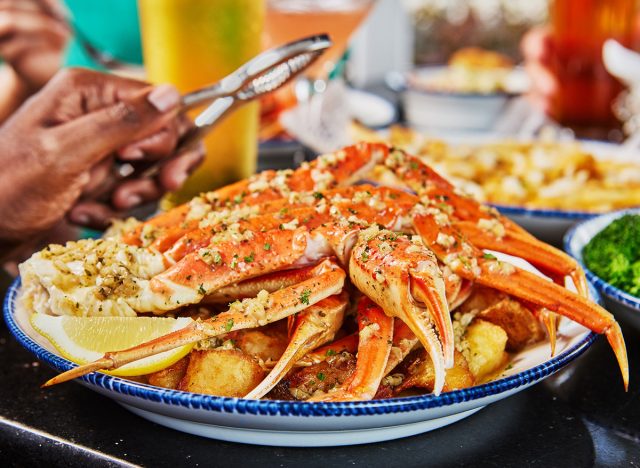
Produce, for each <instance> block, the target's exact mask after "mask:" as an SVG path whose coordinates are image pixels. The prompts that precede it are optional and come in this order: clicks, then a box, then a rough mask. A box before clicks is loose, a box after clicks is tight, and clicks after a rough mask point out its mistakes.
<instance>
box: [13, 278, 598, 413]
mask: <svg viewBox="0 0 640 468" xmlns="http://www.w3.org/2000/svg"><path fill="white" fill-rule="evenodd" d="M19 288H20V278H17V279H16V280H15V281H14V282H13V283H12V284H11V286H10V287H9V289H8V291H7V295H6V296H5V300H4V319H5V322H6V323H7V326H8V327H9V330H10V331H11V333H12V334H13V335H14V336H15V338H16V339H17V340H18V342H19V343H20V344H22V345H23V346H24V347H25V348H26V349H27V350H29V351H30V352H32V353H33V354H35V355H36V357H37V358H38V359H40V360H41V361H44V362H46V363H47V364H48V365H49V366H51V367H53V368H54V369H56V370H58V371H66V370H68V369H70V368H72V367H75V366H76V365H75V364H74V363H72V362H71V361H68V360H66V359H64V358H61V357H60V356H57V355H55V354H53V353H51V352H49V351H47V350H46V349H44V348H43V347H42V346H40V345H39V344H38V343H36V342H35V341H33V340H32V339H31V338H30V337H29V336H27V335H26V334H25V333H24V332H23V331H22V329H21V328H20V327H19V325H18V324H17V322H16V320H15V318H14V313H15V311H16V309H15V303H16V297H17V294H18V291H19ZM591 292H592V294H593V297H594V299H596V300H597V301H600V296H599V295H598V293H597V291H595V290H594V289H592V291H591ZM597 336H598V335H597V334H595V333H593V332H591V333H588V334H587V335H586V336H585V337H584V338H583V339H581V340H580V341H579V342H578V343H576V344H574V345H573V346H571V347H570V348H568V349H566V350H565V351H563V352H562V353H560V354H559V355H557V356H555V357H553V358H551V359H549V360H548V361H546V362H544V363H542V364H540V365H538V366H535V367H533V368H531V369H528V370H525V371H523V372H520V373H518V374H515V375H512V376H509V377H505V378H502V379H499V380H495V381H493V382H489V383H486V384H482V385H477V386H475V387H471V388H465V389H461V390H455V391H452V392H446V393H443V394H441V395H439V396H435V395H421V396H416V397H404V398H391V399H387V400H372V401H362V402H336V403H324V402H314V403H310V402H295V401H271V400H247V399H242V398H228V397H216V396H211V395H202V394H197V393H189V392H183V391H178V390H170V389H163V388H159V387H153V386H150V385H145V384H139V383H136V382H131V381H129V380H125V379H121V378H119V377H114V376H110V375H107V374H102V373H98V372H93V373H91V374H88V375H85V376H83V377H82V380H84V381H85V382H87V383H89V384H90V385H91V386H94V387H99V388H101V389H105V390H108V391H111V392H115V393H119V394H123V395H128V396H131V397H135V398H140V399H141V400H147V401H152V402H157V403H164V404H167V405H172V406H178V407H183V408H189V409H202V410H206V411H214V412H220V413H239V414H254V415H264V416H276V415H279V416H314V417H318V416H320V417H321V416H366V415H376V414H377V415H381V414H388V413H401V412H411V411H416V410H422V409H428V408H437V407H443V406H449V405H455V404H458V403H462V402H466V401H472V400H477V399H481V398H484V397H487V396H490V395H496V394H500V393H503V392H507V391H509V390H512V389H516V388H518V387H521V386H523V385H527V384H532V383H535V382H537V381H539V380H541V379H543V378H545V377H547V376H549V375H551V374H553V373H554V372H556V371H558V370H559V369H561V368H562V367H564V366H566V365H567V364H568V363H570V362H571V361H573V360H574V359H576V358H577V357H578V356H580V355H581V354H582V353H584V352H585V351H586V350H587V348H588V347H589V346H590V345H591V344H592V343H593V342H594V341H595V339H596V338H597Z"/></svg>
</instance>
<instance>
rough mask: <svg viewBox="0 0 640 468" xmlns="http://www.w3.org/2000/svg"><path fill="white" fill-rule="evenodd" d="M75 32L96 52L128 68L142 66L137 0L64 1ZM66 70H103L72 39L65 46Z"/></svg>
mask: <svg viewBox="0 0 640 468" xmlns="http://www.w3.org/2000/svg"><path fill="white" fill-rule="evenodd" d="M65 3H66V5H67V8H68V9H69V11H70V12H71V16H72V17H73V19H74V23H75V24H76V27H77V28H78V30H80V31H81V32H82V34H83V35H84V36H86V38H87V39H88V40H89V41H90V42H91V44H92V45H93V46H94V47H96V48H97V49H100V50H103V51H106V52H108V53H110V54H111V55H112V56H113V57H114V58H116V59H118V60H121V61H123V62H126V63H131V64H138V65H141V64H142V47H141V44H140V26H139V23H138V4H137V2H136V0H107V1H104V0H103V1H98V2H97V1H87V0H65ZM65 66H77V67H87V68H93V69H102V67H101V66H100V65H98V64H97V63H96V62H95V61H94V60H93V59H91V57H90V56H89V55H88V54H87V52H86V51H85V50H84V49H83V48H82V47H80V45H79V44H78V42H77V40H75V39H72V40H71V41H70V43H69V45H68V46H67V53H66V58H65Z"/></svg>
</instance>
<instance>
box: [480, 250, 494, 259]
mask: <svg viewBox="0 0 640 468" xmlns="http://www.w3.org/2000/svg"><path fill="white" fill-rule="evenodd" d="M482 256H483V257H484V258H485V259H487V260H497V258H496V256H495V255H492V254H490V253H486V252H485V253H484V254H482Z"/></svg>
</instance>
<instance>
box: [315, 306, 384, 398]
mask: <svg viewBox="0 0 640 468" xmlns="http://www.w3.org/2000/svg"><path fill="white" fill-rule="evenodd" d="M358 330H359V336H360V339H359V342H358V361H357V363H356V369H355V371H354V372H353V374H352V375H351V377H349V379H348V380H347V381H346V382H344V383H343V384H342V386H341V387H340V388H338V389H336V390H333V391H329V392H328V393H326V394H323V395H317V396H314V397H312V398H310V399H309V400H308V401H357V400H371V399H372V398H373V397H374V396H375V394H376V392H377V391H378V387H379V386H380V382H381V381H382V379H383V378H384V376H385V375H386V374H385V370H386V367H387V361H388V359H389V353H390V352H391V345H392V338H393V318H392V317H388V316H387V315H385V313H384V311H383V310H382V309H381V308H380V307H379V306H378V305H376V304H375V303H374V302H373V301H371V300H370V299H368V298H366V297H363V298H362V299H360V302H359V303H358Z"/></svg>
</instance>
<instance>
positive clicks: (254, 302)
mask: <svg viewBox="0 0 640 468" xmlns="http://www.w3.org/2000/svg"><path fill="white" fill-rule="evenodd" d="M344 279H345V273H344V271H343V270H342V269H340V268H338V267H335V268H333V269H331V270H329V271H326V272H325V273H323V274H320V275H318V276H316V277H314V278H310V279H308V280H306V281H302V282H301V283H298V284H296V285H294V286H290V287H288V288H284V289H281V290H279V291H276V292H274V293H271V294H269V293H267V292H266V291H265V294H264V296H263V297H260V295H259V296H258V297H257V298H255V299H245V300H244V301H242V302H238V303H237V306H235V307H233V306H232V307H231V308H230V309H229V310H228V311H227V312H223V313H221V314H219V315H217V316H216V317H214V318H212V319H208V320H204V321H194V322H192V323H191V324H189V325H188V326H186V327H185V328H183V329H181V330H177V331H175V332H172V333H169V334H167V335H164V336H161V337H159V338H156V339H154V340H151V341H148V342H146V343H142V344H140V345H138V346H135V347H133V348H129V349H125V350H121V351H112V352H108V353H105V355H104V356H103V357H102V358H100V359H98V360H96V361H94V362H91V363H89V364H85V365H82V366H78V367H75V368H73V369H70V370H68V371H67V372H64V373H62V374H60V375H58V376H56V377H54V378H52V379H51V380H49V381H47V382H46V383H45V384H44V385H43V387H48V386H51V385H56V384H59V383H62V382H66V381H68V380H71V379H75V378H77V377H81V376H83V375H85V374H88V373H89V372H93V371H97V370H110V369H116V368H118V367H121V366H123V365H125V364H128V363H130V362H134V361H137V360H139V359H142V358H145V357H147V356H153V355H155V354H158V353H161V352H163V351H168V350H170V349H174V348H177V347H179V346H183V345H186V344H189V343H194V342H197V341H201V340H204V339H207V338H213V337H216V336H220V335H224V334H226V333H229V332H232V331H236V330H242V329H245V328H255V327H258V326H263V325H266V324H268V323H272V322H275V321H278V320H281V319H283V318H286V317H288V316H290V315H292V314H295V313H296V312H300V311H302V310H305V309H306V308H307V307H309V306H310V305H313V304H316V303H318V302H320V301H322V300H323V299H326V298H327V297H329V296H332V295H334V294H338V293H339V292H340V291H341V290H342V287H343V285H344Z"/></svg>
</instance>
